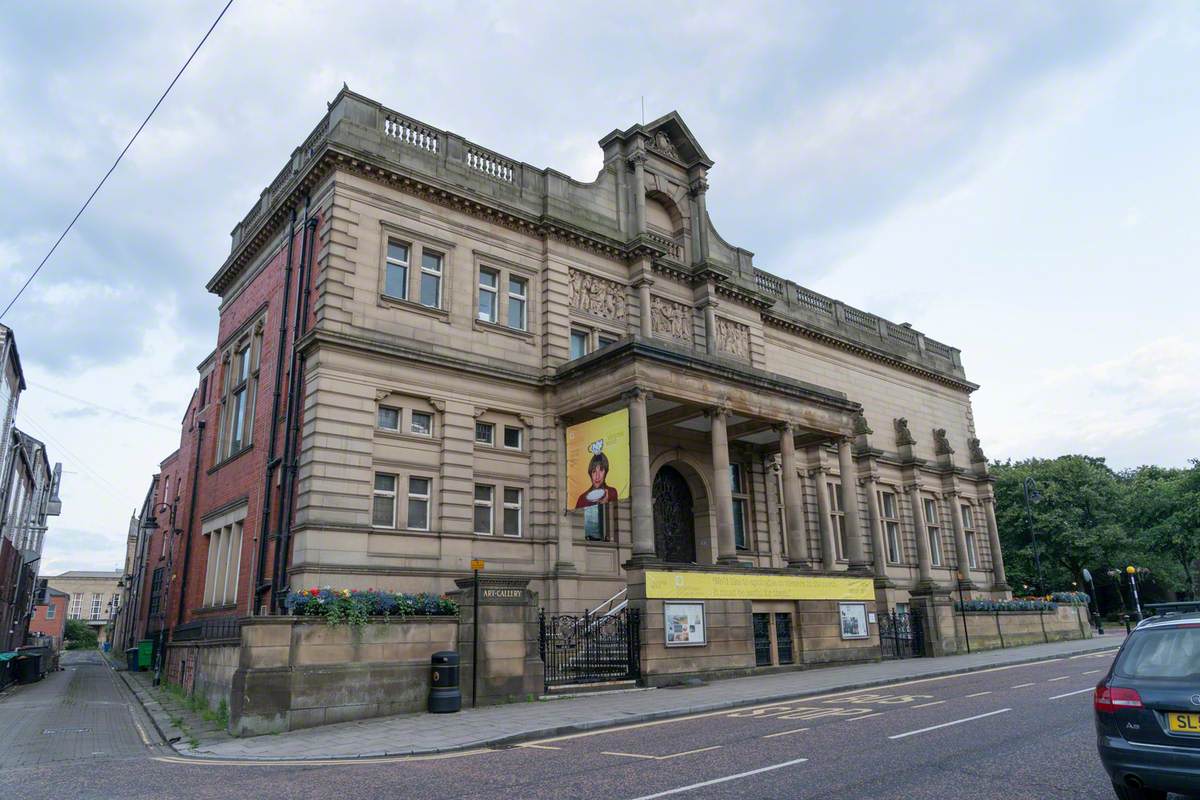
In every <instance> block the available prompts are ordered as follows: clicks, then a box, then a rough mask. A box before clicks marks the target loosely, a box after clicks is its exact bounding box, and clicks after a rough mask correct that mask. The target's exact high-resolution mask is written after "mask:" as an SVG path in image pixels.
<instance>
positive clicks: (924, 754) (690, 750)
mask: <svg viewBox="0 0 1200 800" xmlns="http://www.w3.org/2000/svg"><path fill="white" fill-rule="evenodd" d="M1110 658H1111V654H1110V653H1105V654H1098V655H1091V656H1080V657H1075V658H1063V659H1056V660H1051V661H1044V662H1039V663H1036V664H1030V665H1020V666H1014V667H1006V668H1000V669H993V670H989V671H984V672H975V673H970V674H966V675H959V676H951V677H945V678H936V679H929V680H919V681H911V682H905V683H897V684H893V685H890V686H887V687H883V688H877V689H871V690H865V691H857V692H842V693H838V694H832V695H824V696H820V697H815V698H805V699H803V700H797V701H796V702H794V703H782V704H773V705H770V706H762V707H757V708H753V707H752V708H745V709H740V710H734V711H723V712H717V713H711V714H704V715H698V716H693V717H686V718H681V719H675V720H665V721H658V722H652V723H645V724H641V725H632V726H628V727H625V728H617V729H608V730H604V731H598V732H589V733H586V734H578V735H574V736H566V737H559V738H553V739H545V740H542V741H537V742H528V743H524V744H521V745H517V746H515V747H508V748H503V749H495V750H485V751H477V752H472V753H466V754H453V755H446V756H439V757H427V758H393V759H378V760H375V761H370V762H355V763H349V764H347V763H336V764H329V763H325V764H311V763H303V764H302V763H293V764H283V765H281V764H262V763H255V764H225V763H211V762H194V761H193V762H189V761H188V760H186V759H182V758H180V757H178V756H176V755H174V754H173V751H170V750H169V749H167V748H165V747H164V746H162V745H161V744H159V743H157V742H155V741H153V740H151V741H150V742H149V743H148V744H147V743H144V742H143V741H142V732H140V731H139V728H138V726H139V725H141V726H143V728H144V727H145V726H146V725H147V724H148V722H147V721H146V720H145V718H144V717H143V716H142V713H141V710H140V709H139V708H134V707H133V706H135V705H136V701H135V700H134V699H133V698H132V697H131V696H130V695H129V693H128V692H127V691H126V690H125V689H124V687H123V686H121V685H120V684H119V683H118V682H116V681H114V680H113V678H114V676H113V675H112V674H111V672H109V669H108V667H107V666H106V665H105V664H104V663H103V662H102V661H101V660H100V659H99V657H98V656H96V655H94V654H89V655H87V656H84V657H82V658H81V657H79V656H74V657H73V660H72V661H71V662H70V663H69V666H68V670H67V671H65V672H63V673H59V674H58V675H54V676H51V677H50V678H48V679H47V681H45V682H43V683H41V684H36V685H34V686H32V687H20V688H19V689H18V690H17V691H16V692H15V693H13V694H11V695H8V696H6V697H5V698H4V699H3V700H0V726H3V728H4V733H3V734H0V735H2V737H3V738H0V763H2V764H4V765H5V767H6V769H4V770H3V771H0V793H3V794H4V795H6V796H14V797H23V798H30V799H31V800H33V799H34V798H55V799H56V800H57V799H58V798H63V797H76V798H92V797H96V798H99V797H104V798H115V797H122V798H142V797H146V798H149V797H162V796H164V795H168V794H169V795H172V796H176V797H189V798H253V797H264V796H268V795H269V796H272V797H283V798H287V799H288V800H300V799H301V798H322V800H328V798H330V797H346V796H353V797H354V799H355V800H370V799H371V798H406V799H407V798H412V800H425V799H426V798H428V799H429V800H433V798H438V800H442V799H443V798H446V797H454V798H456V799H457V798H479V799H480V800H484V799H486V800H496V798H588V800H654V799H655V798H660V797H679V798H681V799H682V800H732V799H733V798H754V799H755V800H761V799H762V798H787V799H788V800H794V799H796V798H829V797H836V798H860V797H861V798H896V800H900V799H901V798H903V799H904V800H917V799H919V798H939V800H941V799H942V798H947V797H950V798H979V800H991V799H992V798H995V800H1000V799H1001V798H1003V800H1022V799H1028V800H1047V799H1048V798H1070V800H1093V798H1094V799H1095V800H1100V799H1101V798H1103V799H1104V800H1108V798H1111V797H1113V795H1112V791H1111V789H1110V787H1109V785H1108V782H1107V779H1106V778H1105V776H1104V773H1103V770H1102V769H1101V767H1100V763H1099V760H1098V759H1097V757H1096V754H1095V744H1094V738H1093V733H1092V718H1091V715H1092V710H1091V695H1090V692H1091V689H1092V687H1093V686H1094V685H1095V683H1096V681H1097V680H1098V679H1099V677H1100V675H1101V674H1102V673H1103V671H1104V670H1105V669H1106V668H1107V666H1108V661H1109V659H1110ZM661 691H686V689H684V690H670V689H664V690H661ZM560 702H569V701H560ZM81 714H84V715H87V718H86V719H84V718H83V717H80V716H79V715H81ZM77 719H78V720H80V721H76V720H77ZM85 723H86V724H85ZM17 724H19V726H20V731H11V730H9V729H10V727H11V726H13V725H17ZM56 726H57V727H56ZM89 727H90V728H91V730H90V731H88V732H79V733H71V732H70V729H72V728H75V729H80V730H82V729H84V728H89ZM44 730H58V731H62V732H60V733H54V734H45V733H43V731H44ZM75 737H77V738H78V742H77V741H76V738H75ZM147 738H151V737H147ZM13 759H15V761H14V760H13Z"/></svg>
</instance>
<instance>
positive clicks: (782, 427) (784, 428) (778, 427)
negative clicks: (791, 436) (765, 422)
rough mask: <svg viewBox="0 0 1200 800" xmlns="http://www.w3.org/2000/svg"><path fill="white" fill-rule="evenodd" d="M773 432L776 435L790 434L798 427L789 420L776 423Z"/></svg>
mask: <svg viewBox="0 0 1200 800" xmlns="http://www.w3.org/2000/svg"><path fill="white" fill-rule="evenodd" d="M771 430H773V431H775V432H776V433H790V432H793V431H795V430H796V426H795V425H794V424H792V423H791V422H788V421H787V420H784V421H783V422H776V423H774V424H773V425H772V426H771Z"/></svg>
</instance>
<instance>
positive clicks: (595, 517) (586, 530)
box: [583, 506, 608, 542]
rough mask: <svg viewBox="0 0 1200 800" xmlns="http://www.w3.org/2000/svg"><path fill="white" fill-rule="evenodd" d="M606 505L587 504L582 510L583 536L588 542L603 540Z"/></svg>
mask: <svg viewBox="0 0 1200 800" xmlns="http://www.w3.org/2000/svg"><path fill="white" fill-rule="evenodd" d="M607 509H608V506H588V507H587V508H585V509H584V510H583V536H584V538H585V539H587V540H588V541H589V542H603V541H604V540H605V536H604V524H605V517H606V515H607V513H608V510H607Z"/></svg>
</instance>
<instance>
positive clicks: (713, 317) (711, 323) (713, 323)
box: [704, 298, 717, 356]
mask: <svg viewBox="0 0 1200 800" xmlns="http://www.w3.org/2000/svg"><path fill="white" fill-rule="evenodd" d="M704 352H706V353H708V354H709V355H710V356H715V355H716V354H717V301H716V300H713V299H711V298H710V299H709V300H707V301H705V303H704Z"/></svg>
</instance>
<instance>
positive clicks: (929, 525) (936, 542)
mask: <svg viewBox="0 0 1200 800" xmlns="http://www.w3.org/2000/svg"><path fill="white" fill-rule="evenodd" d="M923 500H924V503H925V531H926V533H928V534H929V560H930V562H931V563H932V564H933V566H935V567H940V566H941V565H942V529H941V524H940V523H941V517H940V515H939V514H938V507H937V501H936V500H933V499H930V498H928V497H926V498H923Z"/></svg>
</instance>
